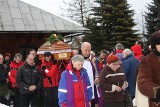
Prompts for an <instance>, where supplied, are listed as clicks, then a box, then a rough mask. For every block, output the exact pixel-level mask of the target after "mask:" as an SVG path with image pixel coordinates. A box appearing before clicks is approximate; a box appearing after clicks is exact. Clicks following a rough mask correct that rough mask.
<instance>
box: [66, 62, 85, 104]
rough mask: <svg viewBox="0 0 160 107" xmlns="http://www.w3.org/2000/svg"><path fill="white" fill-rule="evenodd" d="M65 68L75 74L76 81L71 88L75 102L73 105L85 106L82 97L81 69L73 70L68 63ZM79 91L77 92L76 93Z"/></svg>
mask: <svg viewBox="0 0 160 107" xmlns="http://www.w3.org/2000/svg"><path fill="white" fill-rule="evenodd" d="M67 69H68V70H70V71H72V72H75V74H76V75H77V79H78V81H77V82H73V89H74V103H75V107H85V103H84V101H85V98H84V86H83V81H82V78H81V75H80V73H81V71H78V70H75V71H74V70H73V69H72V65H71V64H68V66H67ZM77 93H79V94H77Z"/></svg>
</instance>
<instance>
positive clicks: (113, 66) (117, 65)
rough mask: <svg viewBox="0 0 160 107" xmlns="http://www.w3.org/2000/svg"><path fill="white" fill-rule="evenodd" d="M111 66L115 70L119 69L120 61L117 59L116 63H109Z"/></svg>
mask: <svg viewBox="0 0 160 107" xmlns="http://www.w3.org/2000/svg"><path fill="white" fill-rule="evenodd" d="M109 67H110V68H111V69H112V70H113V71H117V70H118V69H119V68H120V61H116V62H114V63H111V64H109Z"/></svg>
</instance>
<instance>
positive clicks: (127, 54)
mask: <svg viewBox="0 0 160 107" xmlns="http://www.w3.org/2000/svg"><path fill="white" fill-rule="evenodd" d="M122 55H123V58H124V59H123V63H122V67H123V70H124V72H125V74H126V77H127V82H128V84H129V92H130V94H131V97H132V99H133V98H134V97H135V81H136V80H135V78H136V77H135V76H136V75H135V73H136V68H137V67H138V65H139V61H138V60H137V59H136V58H135V57H134V56H133V54H132V52H131V50H130V49H125V50H124V51H123V53H122Z"/></svg>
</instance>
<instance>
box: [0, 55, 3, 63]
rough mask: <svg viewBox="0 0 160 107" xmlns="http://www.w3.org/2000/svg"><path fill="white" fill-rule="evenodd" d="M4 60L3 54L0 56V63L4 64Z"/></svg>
mask: <svg viewBox="0 0 160 107" xmlns="http://www.w3.org/2000/svg"><path fill="white" fill-rule="evenodd" d="M3 60H4V58H3V56H0V64H3Z"/></svg>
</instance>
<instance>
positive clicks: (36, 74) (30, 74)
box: [16, 62, 43, 94]
mask: <svg viewBox="0 0 160 107" xmlns="http://www.w3.org/2000/svg"><path fill="white" fill-rule="evenodd" d="M16 82H17V85H18V86H19V88H20V92H21V94H33V93H36V92H37V91H39V89H40V88H41V87H42V86H43V83H42V76H41V73H40V70H39V69H38V68H37V67H36V65H34V66H31V65H29V64H28V63H27V62H25V63H24V65H23V66H21V67H20V68H19V69H18V72H17V75H16ZM31 85H36V90H34V91H32V92H31V91H29V89H28V88H29V86H31Z"/></svg>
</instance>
